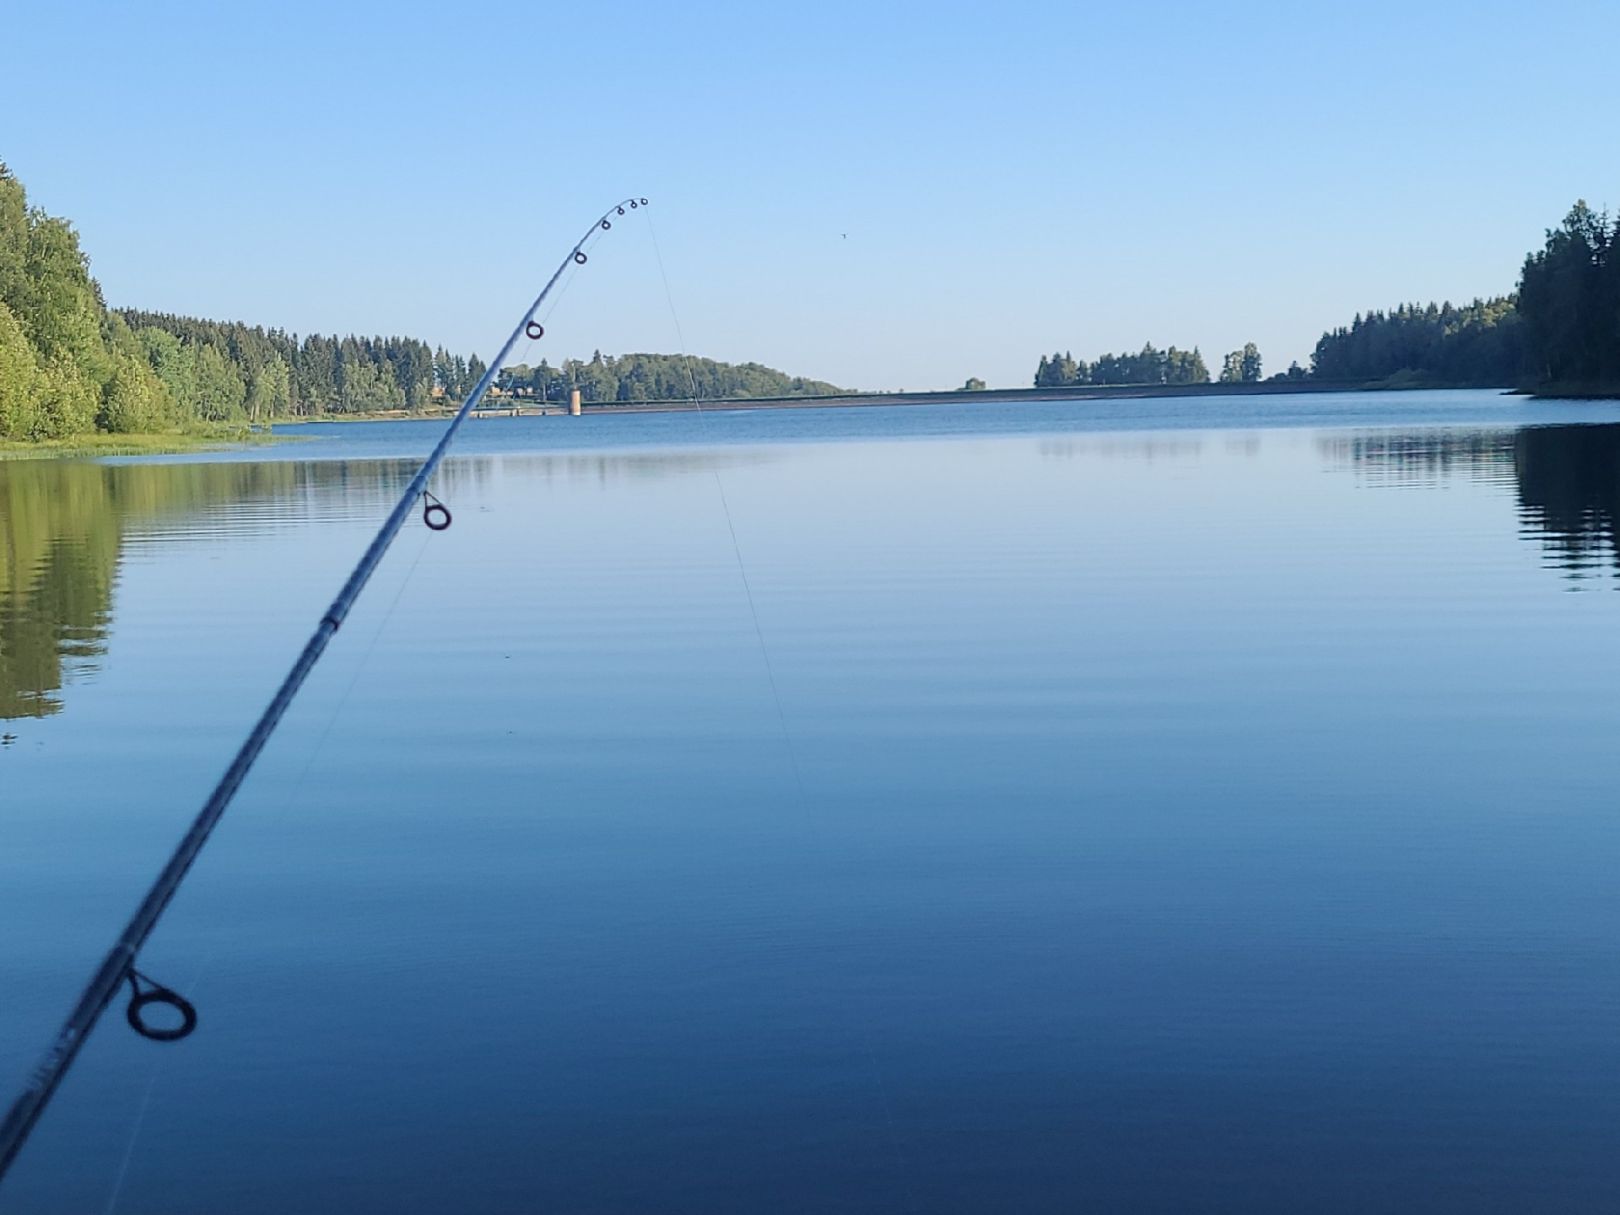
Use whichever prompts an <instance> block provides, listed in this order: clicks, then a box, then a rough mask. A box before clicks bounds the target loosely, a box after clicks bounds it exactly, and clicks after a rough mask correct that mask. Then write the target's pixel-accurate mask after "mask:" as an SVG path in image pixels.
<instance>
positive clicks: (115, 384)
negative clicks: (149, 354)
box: [96, 351, 170, 434]
mask: <svg viewBox="0 0 1620 1215" xmlns="http://www.w3.org/2000/svg"><path fill="white" fill-rule="evenodd" d="M114 359H115V366H114V369H113V375H112V379H111V380H109V381H108V382H107V387H106V391H105V392H104V393H103V396H102V403H101V413H100V415H99V416H98V417H97V418H96V423H97V426H98V428H99V429H101V430H105V431H109V432H111V433H113V434H151V433H153V432H154V431H158V430H165V429H167V428H168V426H169V424H170V418H169V408H168V403H169V402H168V393H167V391H166V390H165V389H164V387H163V383H162V381H160V380H159V379H158V378H157V376H156V375H155V374H154V373H153V371H152V369H151V367H150V366H148V365H147V363H146V362H145V360H143V359H140V358H137V357H135V356H133V355H130V354H127V353H124V352H122V351H120V352H119V353H118V354H117V355H115V356H114Z"/></svg>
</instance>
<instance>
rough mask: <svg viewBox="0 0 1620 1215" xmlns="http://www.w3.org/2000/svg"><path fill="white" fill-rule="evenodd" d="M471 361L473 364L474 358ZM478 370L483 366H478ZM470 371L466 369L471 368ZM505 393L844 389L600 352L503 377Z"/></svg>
mask: <svg viewBox="0 0 1620 1215" xmlns="http://www.w3.org/2000/svg"><path fill="white" fill-rule="evenodd" d="M473 361H474V362H477V359H476V356H475V357H474V360H473ZM479 366H482V364H479ZM469 373H470V369H469ZM499 383H500V386H501V388H502V390H503V391H506V392H515V393H517V394H518V395H520V396H526V397H527V396H533V397H535V398H539V399H543V400H549V401H559V402H561V401H566V400H567V399H568V394H569V392H570V391H571V390H572V389H574V388H578V389H579V395H580V399H581V400H584V401H594V402H598V403H607V402H613V401H619V402H624V403H626V404H629V403H633V402H636V401H682V400H690V399H692V398H693V397H694V396H695V397H697V398H698V399H699V400H704V401H718V400H738V399H747V398H757V397H796V396H836V395H839V394H840V393H841V392H842V391H843V390H842V389H840V388H837V387H836V386H834V385H832V384H828V383H825V382H824V381H821V380H807V379H805V378H804V377H802V376H790V375H787V374H786V373H785V372H781V371H777V370H775V369H773V368H770V367H764V366H761V365H760V364H758V363H739V364H733V363H717V362H715V361H714V360H713V359H701V358H694V357H689V356H686V355H678V354H623V355H619V356H618V357H617V358H614V357H611V356H607V355H604V354H603V353H602V352H601V351H600V350H598V351H596V352H595V353H594V354H592V356H591V358H590V360H589V361H588V362H581V361H579V360H578V359H568V360H566V361H564V363H563V364H562V366H561V367H553V366H551V364H549V363H547V362H545V361H544V360H542V361H541V363H540V365H539V366H538V367H527V366H523V365H519V366H517V367H510V368H508V369H507V370H505V371H504V372H502V373H501V377H500V381H499Z"/></svg>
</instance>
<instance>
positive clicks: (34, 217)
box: [0, 164, 485, 441]
mask: <svg viewBox="0 0 1620 1215" xmlns="http://www.w3.org/2000/svg"><path fill="white" fill-rule="evenodd" d="M484 370H485V368H484V365H483V364H482V363H481V362H480V361H479V360H478V358H477V356H473V357H472V358H470V359H465V360H464V359H462V358H461V357H460V356H452V355H450V354H448V353H446V352H445V351H444V350H442V349H441V350H438V351H433V350H431V349H430V348H429V347H428V346H427V345H426V344H424V343H422V342H419V341H415V340H413V339H411V338H399V337H390V338H382V337H377V338H361V337H346V338H337V337H326V336H322V335H319V334H316V335H311V336H309V337H306V338H304V339H303V340H302V341H300V340H299V339H298V337H297V336H296V335H293V334H289V333H287V332H285V331H283V330H280V329H263V328H260V327H257V326H249V325H242V324H235V323H229V322H218V321H204V320H194V319H191V318H188V317H180V316H172V315H169V314H167V313H154V312H141V311H137V310H134V309H123V310H109V309H108V308H107V307H106V305H105V303H104V301H103V299H102V296H101V289H100V287H99V286H98V285H97V284H96V282H95V280H94V279H93V278H91V277H90V268H89V263H88V261H87V259H86V258H85V256H84V253H83V251H82V250H81V249H80V248H79V238H78V235H77V234H76V233H75V232H74V231H73V227H72V225H71V224H69V223H68V222H67V221H66V220H63V219H59V218H56V217H54V216H50V215H47V214H45V212H44V211H42V210H41V209H39V208H38V207H30V206H29V205H28V198H27V194H26V192H25V191H24V189H23V186H22V183H21V182H19V181H18V180H17V178H16V177H15V176H14V175H13V174H12V173H11V172H10V171H9V170H8V169H7V168H6V167H5V165H4V164H0V439H12V440H18V439H20V440H25V441H37V440H41V439H53V438H65V437H68V436H72V435H76V434H83V433H86V432H88V431H91V430H103V431H114V432H122V433H139V432H145V433H150V432H159V431H167V430H173V429H175V428H179V427H185V426H187V425H191V424H195V423H212V424H220V423H226V424H230V423H236V424H241V423H248V422H255V421H268V420H270V419H272V418H281V417H297V416H307V415H311V414H332V413H353V412H358V411H362V410H376V409H420V408H424V407H425V406H427V405H428V404H429V403H430V402H431V400H432V399H433V397H434V396H435V395H436V394H437V393H444V394H448V395H452V396H457V395H459V394H461V393H464V392H465V391H467V390H468V389H470V388H471V386H472V385H473V384H474V383H476V382H477V380H478V378H479V377H480V376H481V375H483V373H484Z"/></svg>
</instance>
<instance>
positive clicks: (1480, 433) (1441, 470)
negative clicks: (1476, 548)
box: [1316, 426, 1585, 489]
mask: <svg viewBox="0 0 1620 1215" xmlns="http://www.w3.org/2000/svg"><path fill="white" fill-rule="evenodd" d="M1557 429H1560V430H1565V429H1567V430H1583V429H1585V428H1584V427H1579V426H1572V427H1558V428H1557ZM1316 446H1317V450H1318V451H1319V452H1321V454H1322V455H1323V456H1324V457H1326V458H1327V460H1328V461H1329V462H1330V464H1332V465H1333V466H1334V467H1339V468H1349V469H1352V470H1353V471H1354V472H1355V473H1356V475H1357V476H1358V477H1359V478H1361V479H1362V480H1364V481H1366V482H1367V483H1369V484H1374V485H1378V486H1381V487H1385V488H1410V489H1433V488H1435V487H1437V486H1439V485H1441V484H1442V483H1443V482H1445V481H1446V480H1447V479H1448V478H1451V477H1457V476H1463V477H1469V478H1472V479H1475V480H1481V481H1506V480H1507V479H1508V478H1509V477H1510V476H1511V475H1512V468H1513V432H1512V431H1508V430H1439V429H1437V430H1419V431H1398V430H1387V431H1386V430H1380V431H1371V432H1368V433H1365V434H1349V435H1345V434H1333V435H1324V436H1323V437H1322V438H1321V439H1319V440H1317V445H1316Z"/></svg>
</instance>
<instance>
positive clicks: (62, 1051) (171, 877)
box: [0, 199, 646, 1182]
mask: <svg viewBox="0 0 1620 1215" xmlns="http://www.w3.org/2000/svg"><path fill="white" fill-rule="evenodd" d="M645 201H646V200H645V199H641V200H636V199H625V200H624V202H622V203H619V204H617V206H616V207H615V208H610V209H609V210H608V211H607V212H604V213H603V214H602V216H601V217H599V218H598V219H597V220H596V221H595V222H594V223H592V225H591V226H590V228H589V229H587V230H586V232H585V234H584V235H582V236H581V237H580V238H579V240H578V241H576V242H575V243H574V246H573V248H571V249H570V250H569V252H568V256H567V257H565V258H564V259H563V261H562V263H561V264H560V265H559V266H558V267H557V269H556V270H555V271H554V272H553V273H552V276H551V278H550V279H548V280H547V281H546V284H545V286H544V287H542V288H541V289H540V293H539V294H538V295H537V296H535V298H534V300H533V301H532V302H531V303H530V304H529V306H528V307H527V308H525V309H524V310H523V315H522V317H521V318H520V319H519V320H518V322H517V324H516V325H515V326H514V327H513V329H512V332H511V334H510V335H508V337H507V339H506V341H505V342H504V343H502V345H501V348H500V351H499V352H498V353H497V354H496V355H495V357H494V358H493V359H492V360H491V361H490V363H489V365H488V367H487V368H486V370H485V372H484V374H483V375H482V376H481V377H480V378H479V380H478V383H477V384H476V385H474V386H473V389H472V391H471V392H470V393H468V394H467V399H466V400H465V401H463V402H462V403H461V408H460V409H458V410H457V411H456V414H455V416H454V417H452V418H451V420H450V422H449V424H448V425H447V426H446V427H445V430H444V433H443V435H441V436H440V438H439V441H438V443H437V444H436V445H435V446H434V448H433V450H432V451H431V452H429V453H428V456H427V458H426V459H425V460H423V462H422V464H421V466H420V467H419V468H418V469H417V471H416V475H415V476H413V477H412V478H411V480H410V482H409V483H408V484H407V485H406V486H405V489H404V492H403V493H402V494H401V495H400V498H399V501H398V502H396V503H395V504H394V507H393V509H392V510H391V511H389V513H388V516H387V517H386V518H385V519H384V520H383V522H382V525H381V526H380V527H379V528H378V529H377V534H376V535H375V536H374V537H373V538H372V540H371V543H370V544H369V545H368V546H367V548H366V550H365V551H364V552H363V553H362V554H361V556H360V559H359V561H358V562H357V563H356V564H355V566H354V569H353V570H352V571H350V573H349V576H348V578H347V579H346V580H345V582H344V583H343V586H342V588H341V589H340V590H339V591H338V594H337V597H336V598H335V599H333V600H332V602H331V604H330V606H328V608H327V609H326V613H325V615H323V616H322V617H321V618H320V622H319V623H318V624H317V625H316V626H315V630H314V632H313V633H311V634H310V637H309V640H308V641H307V642H305V644H304V648H303V650H302V651H301V652H300V653H299V655H298V657H297V659H296V660H295V661H294V662H293V665H292V667H291V669H290V670H289V671H288V672H287V674H286V676H285V677H284V678H283V680H282V682H281V685H280V686H279V687H278V688H277V689H276V692H275V694H274V695H273V696H272V697H271V699H270V703H269V705H267V706H266V707H265V709H264V712H263V713H262V714H261V715H260V717H259V719H258V721H257V722H256V723H255V724H254V726H253V728H252V730H250V731H249V733H248V736H247V738H246V739H245V740H244V741H243V742H242V745H241V747H240V748H239V749H238V750H237V752H236V755H235V757H234V758H233V759H232V760H231V763H230V765H229V766H228V767H227V768H226V770H225V774H224V775H223V776H222V777H221V778H220V780H219V782H218V784H216V785H215V786H214V789H213V792H212V793H210V794H209V796H208V800H207V801H206V802H204V803H203V807H202V809H201V810H199V811H198V813H197V816H196V818H195V819H194V820H193V821H192V824H191V827H190V828H189V829H188V830H187V832H186V834H185V835H184V836H183V837H182V838H181V840H180V842H179V844H178V845H177V846H176V847H175V850H174V852H173V854H172V855H171V856H170V857H169V860H168V861H167V863H166V864H165V865H164V867H163V869H162V870H161V872H160V873H159V874H158V876H157V878H156V880H155V881H154V882H153V884H152V886H151V888H150V890H148V891H147V894H146V897H145V898H144V899H143V900H142V901H141V904H140V906H139V907H138V908H137V909H136V911H135V914H134V916H133V917H132V918H131V919H130V921H129V923H128V924H127V925H125V927H124V930H123V932H122V934H120V936H119V937H118V940H117V942H116V943H115V944H114V945H113V948H112V949H111V951H110V952H109V953H108V954H107V956H106V958H105V959H103V961H102V963H101V965H100V967H99V968H98V969H97V970H96V972H95V974H94V975H93V976H92V977H91V979H90V982H89V983H88V984H87V985H86V987H85V989H84V992H83V994H82V995H81V996H80V997H79V1001H78V1003H77V1004H76V1005H75V1006H74V1009H73V1011H72V1012H71V1013H70V1014H69V1015H68V1018H67V1020H66V1021H65V1022H64V1023H63V1025H62V1028H61V1030H60V1031H59V1032H58V1034H57V1036H56V1038H55V1040H54V1041H53V1042H52V1044H51V1046H50V1049H49V1050H48V1051H47V1052H46V1054H45V1057H44V1059H43V1060H42V1061H41V1062H40V1064H39V1066H38V1067H37V1068H36V1069H35V1070H34V1071H33V1073H32V1074H31V1075H30V1076H29V1077H28V1079H27V1080H26V1081H25V1083H24V1086H23V1089H22V1092H21V1093H20V1094H19V1095H18V1097H17V1099H16V1100H15V1101H14V1102H13V1103H12V1105H11V1108H10V1110H9V1111H8V1112H7V1114H6V1116H5V1120H4V1121H3V1122H0V1182H3V1181H4V1179H5V1177H6V1174H7V1173H8V1172H9V1171H10V1169H11V1166H12V1164H13V1163H14V1162H15V1161H16V1159H17V1155H18V1153H20V1152H21V1151H22V1149H23V1146H24V1144H25V1143H26V1142H27V1141H28V1137H29V1135H30V1134H31V1133H32V1131H33V1129H34V1127H35V1125H36V1124H37V1123H38V1122H39V1119H40V1117H41V1116H42V1115H43V1114H44V1112H45V1108H46V1106H47V1105H48V1104H49V1103H50V1100H51V1098H52V1096H54V1095H55V1093H56V1090H57V1088H58V1087H59V1086H60V1085H61V1083H62V1080H63V1079H64V1077H66V1075H67V1072H68V1069H69V1068H71V1067H72V1066H73V1063H74V1060H76V1059H77V1058H78V1056H79V1052H80V1050H81V1049H83V1047H84V1043H85V1040H86V1039H87V1038H88V1037H89V1035H90V1034H91V1032H92V1031H93V1030H94V1029H95V1027H96V1025H97V1023H98V1022H99V1021H100V1020H101V1016H102V1014H103V1013H104V1012H105V1011H106V1010H107V1006H108V1005H109V1004H110V1003H111V1002H112V1001H113V999H114V998H115V997H116V996H117V995H118V993H119V991H120V990H121V989H122V988H123V986H124V985H125V984H126V983H128V984H129V985H130V986H131V988H132V989H133V990H134V992H135V996H134V998H133V999H132V1000H131V1003H130V1005H129V1020H130V1024H131V1025H132V1026H133V1027H134V1028H135V1029H136V1030H137V1032H141V1033H143V1034H144V1035H145V1036H147V1037H155V1038H158V1039H159V1040H172V1039H173V1038H176V1037H184V1036H186V1035H187V1034H189V1033H190V1032H191V1029H192V1028H194V1026H195V1016H196V1014H195V1010H194V1009H193V1008H192V1006H191V1005H190V1003H189V1002H187V1001H186V1000H185V998H184V997H183V996H180V995H179V994H178V993H176V992H174V991H172V990H170V989H169V988H166V987H164V986H162V985H161V984H158V983H155V982H153V981H152V980H149V979H145V977H144V976H141V975H139V974H138V973H137V972H136V970H135V959H136V957H137V956H138V955H139V954H140V952H141V950H142V949H143V948H144V947H145V945H146V942H147V940H148V939H149V938H150V937H151V935H152V933H153V931H154V930H155V929H156V928H157V925H158V921H159V920H160V919H162V917H163V913H164V912H165V911H166V910H167V909H168V907H169V904H170V903H171V902H172V901H173V899H174V896H175V894H176V892H177V891H178V890H179V888H180V885H181V883H182V882H184V881H185V878H186V875H187V874H188V873H189V872H190V871H191V867H192V865H193V864H195V863H196V860H197V857H198V855H199V854H200V853H201V852H202V850H203V847H204V846H205V845H206V844H207V843H208V839H209V836H211V835H212V834H213V831H214V828H215V827H217V826H218V825H219V821H220V819H221V818H223V817H224V815H225V811H226V810H227V809H228V808H229V807H230V804H231V802H232V800H233V799H234V798H235V796H236V793H237V791H238V790H239V789H240V788H241V787H242V782H243V781H245V780H246V779H247V775H248V773H249V771H251V769H252V767H253V764H254V762H255V761H256V760H257V759H258V758H259V755H260V753H261V752H263V750H264V748H265V746H266V744H268V743H269V741H270V738H271V736H272V735H273V734H274V733H275V731H276V727H277V726H278V725H280V724H281V720H282V718H283V717H284V716H285V715H286V713H287V709H288V707H289V706H290V705H291V704H292V702H293V699H294V698H295V697H296V696H297V695H298V692H299V690H300V689H301V688H302V687H303V686H304V683H305V681H306V680H307V679H308V678H309V674H310V672H311V671H312V670H313V669H314V667H315V664H316V663H318V662H319V661H320V659H321V656H322V655H323V654H324V653H325V652H326V649H327V646H329V645H330V644H331V641H332V638H333V637H334V636H336V634H337V631H338V629H339V628H341V627H342V625H343V622H344V621H345V620H346V619H347V618H348V616H349V612H350V611H351V610H352V609H353V607H354V604H355V601H356V600H357V599H358V598H359V597H360V594H361V592H362V591H364V590H365V587H366V584H367V583H368V582H370V580H371V576H372V575H373V574H374V573H375V572H376V570H377V567H378V566H379V565H380V564H381V563H382V559H383V557H384V556H385V555H386V554H387V552H388V549H389V546H390V545H392V544H393V542H394V538H395V537H396V536H397V535H398V534H399V532H400V529H401V528H402V527H404V525H405V520H406V519H407V518H408V517H409V516H410V514H411V512H412V511H413V510H415V509H416V508H417V505H418V503H419V502H420V503H422V504H423V507H424V509H423V521H424V522H425V523H427V524H428V526H429V527H433V528H435V530H442V528H443V527H448V526H449V525H450V521H451V519H450V512H449V509H448V508H447V507H445V506H444V504H443V503H441V502H439V501H438V499H436V498H433V497H432V495H431V494H429V493H428V492H427V487H428V483H429V481H431V480H432V478H433V475H434V473H435V472H436V471H437V469H438V467H439V464H440V463H441V462H442V461H443V459H444V456H445V453H446V451H448V450H449V447H450V444H451V442H452V440H454V438H455V436H456V432H457V431H458V430H459V429H460V428H461V426H462V424H463V423H464V422H465V421H466V420H467V417H468V415H469V414H471V413H472V411H473V409H474V408H476V407H477V405H478V402H479V401H480V400H482V399H483V397H484V394H485V393H486V392H488V391H489V388H490V386H491V385H492V384H493V383H494V382H495V379H496V378H497V377H498V376H499V375H500V372H501V368H502V367H503V366H504V365H505V362H506V359H507V357H508V356H509V355H510V354H511V353H512V350H513V348H514V347H515V346H516V345H517V343H518V339H519V338H520V337H523V336H524V334H525V329H526V327H527V326H528V325H530V324H532V323H534V315H535V313H536V312H537V311H538V310H539V309H540V307H541V306H542V305H543V304H544V303H545V302H546V299H547V297H548V296H549V295H550V294H551V291H552V289H553V288H554V287H556V285H557V283H558V280H560V279H561V278H562V277H563V274H564V272H565V271H567V269H568V267H569V266H570V265H571V264H572V265H580V266H583V265H584V264H585V263H586V261H587V260H588V255H587V254H586V253H585V251H584V247H585V245H586V243H587V242H588V241H590V240H591V239H592V237H594V236H595V235H596V234H597V233H598V232H599V231H600V232H605V231H607V230H608V227H610V226H611V225H610V223H609V217H610V216H611V215H613V214H614V213H615V211H616V212H617V213H619V214H623V213H624V210H625V207H626V206H629V207H631V208H635V207H637V206H638V205H640V204H642V203H645ZM604 225H606V226H604ZM435 510H437V511H439V512H442V513H441V514H440V515H438V516H435V515H434V511H435ZM435 518H439V519H442V523H435ZM140 980H145V982H146V983H147V985H148V986H147V990H146V991H145V992H144V993H142V991H141V989H140V987H139V981H140ZM148 1003H159V1004H165V1005H168V1006H169V1007H171V1008H173V1009H175V1010H176V1011H179V1012H181V1013H182V1014H183V1015H184V1016H185V1018H186V1024H185V1026H184V1028H183V1029H182V1031H180V1032H179V1033H178V1034H172V1035H171V1034H168V1033H167V1031H162V1030H155V1029H154V1028H153V1027H149V1026H144V1025H143V1024H142V1023H141V1021H140V1018H139V1013H140V1010H141V1009H142V1008H143V1007H144V1006H145V1005H146V1004H148Z"/></svg>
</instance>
